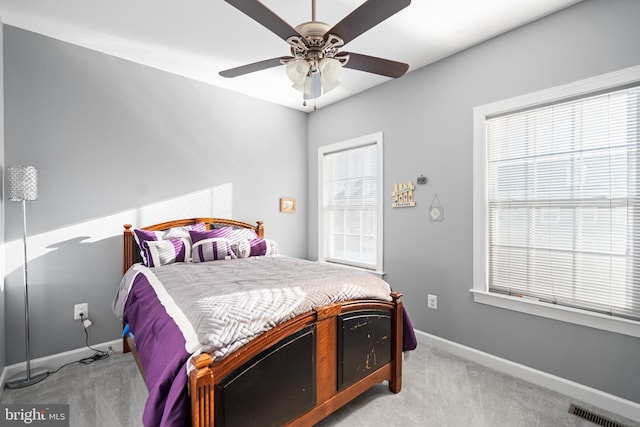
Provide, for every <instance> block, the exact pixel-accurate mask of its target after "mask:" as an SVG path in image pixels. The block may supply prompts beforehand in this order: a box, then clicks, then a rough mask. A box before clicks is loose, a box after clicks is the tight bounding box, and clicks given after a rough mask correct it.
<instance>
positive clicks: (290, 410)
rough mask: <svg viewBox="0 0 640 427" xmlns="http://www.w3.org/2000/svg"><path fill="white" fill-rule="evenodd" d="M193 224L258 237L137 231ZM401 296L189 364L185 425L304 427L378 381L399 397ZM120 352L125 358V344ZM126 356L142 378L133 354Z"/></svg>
mask: <svg viewBox="0 0 640 427" xmlns="http://www.w3.org/2000/svg"><path fill="white" fill-rule="evenodd" d="M197 222H205V223H207V224H209V226H208V228H210V227H211V226H212V225H232V226H234V227H242V228H251V229H253V230H255V231H256V233H257V234H258V236H260V237H264V226H263V223H262V221H258V222H257V223H256V225H251V224H248V223H244V222H240V221H235V220H228V219H219V218H191V219H183V220H176V221H168V222H165V223H162V224H156V225H154V226H150V227H144V229H146V230H156V231H157V230H163V229H167V228H171V227H180V226H185V225H191V224H195V223H197ZM124 227H125V230H124V262H123V270H124V271H126V270H127V269H128V268H129V267H130V266H131V265H133V263H134V262H135V260H136V255H137V254H138V253H139V250H138V249H137V245H136V243H135V240H134V238H133V230H132V229H131V225H129V224H126V225H125V226H124ZM401 296H402V294H400V293H397V292H394V293H392V301H391V302H385V301H377V300H358V301H346V302H343V303H335V304H331V305H328V306H324V307H321V308H318V309H316V310H313V311H311V312H308V313H304V314H302V315H299V316H297V317H295V318H294V319H291V320H289V321H287V322H285V323H283V324H280V325H278V326H276V327H275V328H273V329H271V330H269V331H268V332H266V333H264V334H263V335H261V336H260V337H258V338H256V339H255V340H253V341H251V342H249V343H248V344H247V345H245V346H243V347H242V348H240V349H238V350H237V351H236V352H234V353H233V354H231V355H229V356H227V357H226V358H224V359H223V360H221V361H217V362H215V363H214V362H213V360H212V358H211V356H210V355H208V354H201V355H198V356H194V357H192V359H191V362H190V363H191V364H192V366H193V367H194V369H193V370H192V371H191V373H190V375H189V385H190V387H189V388H190V401H191V425H192V426H193V427H205V426H214V425H215V426H216V427H231V426H242V425H251V424H252V423H255V422H258V424H254V425H290V426H311V425H313V424H315V423H317V422H319V421H320V420H322V419H324V418H326V417H327V416H328V415H330V414H331V413H333V412H334V411H336V410H337V409H339V408H341V407H342V406H344V405H345V404H347V403H348V402H349V401H351V400H353V399H354V398H356V397H357V396H359V395H360V394H362V393H363V392H365V391H366V390H368V389H369V388H371V387H372V386H374V385H376V384H379V383H381V382H383V381H388V383H389V390H390V391H391V392H394V393H398V392H400V390H401V388H402V336H403V333H402V328H403V318H402V316H403V310H402V301H401ZM129 340H130V338H127V339H126V341H129ZM131 344H132V346H133V345H134V344H133V342H131ZM125 346H126V347H125V350H128V348H129V343H128V342H126V343H125ZM133 353H134V357H135V358H136V361H137V362H138V366H140V368H141V372H142V374H143V375H144V368H143V367H142V366H141V364H140V363H139V360H138V358H137V355H136V352H135V347H133ZM308 359H311V360H308ZM293 364H295V366H294V365H293ZM292 370H293V371H295V375H292ZM310 387H311V390H309V388H310ZM296 390H297V392H295V393H293V392H294V391H296ZM256 393H257V394H256ZM283 393H287V394H283ZM292 393H293V394H294V395H292ZM285 396H286V398H285Z"/></svg>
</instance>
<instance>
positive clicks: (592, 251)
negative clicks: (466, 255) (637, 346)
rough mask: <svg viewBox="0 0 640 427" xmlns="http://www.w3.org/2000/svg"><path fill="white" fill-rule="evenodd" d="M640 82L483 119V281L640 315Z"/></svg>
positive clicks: (508, 290) (502, 289) (503, 289)
mask: <svg viewBox="0 0 640 427" xmlns="http://www.w3.org/2000/svg"><path fill="white" fill-rule="evenodd" d="M639 103H640V87H639V86H635V87H633V86H632V87H626V88H623V89H617V90H613V91H607V92H606V93H598V94H595V95H590V96H583V97H581V98H579V99H571V100H568V101H563V102H555V103H553V104H551V105H544V106H540V107H537V108H532V109H527V110H524V111H517V112H512V113H508V114H505V115H500V116H496V117H490V118H488V119H487V121H486V128H485V129H486V141H487V145H486V150H487V152H486V161H487V165H486V182H487V184H486V185H487V189H486V191H487V194H486V198H487V199H486V203H487V206H486V209H487V239H488V241H487V250H488V258H487V263H488V266H487V267H488V278H487V279H488V290H489V292H498V293H504V294H509V295H515V296H523V297H531V298H535V299H538V300H540V301H543V302H550V303H553V304H559V305H565V306H570V307H577V308H580V309H586V310H590V311H595V312H600V313H607V314H610V315H613V316H621V317H625V318H629V319H634V320H640V199H639V197H638V194H639V192H640V181H639V178H640V177H639V173H638V172H639V165H640V159H639V158H638V156H639V155H640V153H639V150H638V144H639V143H640V141H639V138H640V136H639V135H640V132H639V127H640V126H639V123H640V108H639Z"/></svg>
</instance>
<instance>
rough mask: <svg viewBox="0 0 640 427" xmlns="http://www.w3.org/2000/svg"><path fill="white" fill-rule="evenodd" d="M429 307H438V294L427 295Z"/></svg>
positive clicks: (435, 308)
mask: <svg viewBox="0 0 640 427" xmlns="http://www.w3.org/2000/svg"><path fill="white" fill-rule="evenodd" d="M427 307H429V308H432V309H434V310H437V309H438V296H437V295H431V294H429V295H427Z"/></svg>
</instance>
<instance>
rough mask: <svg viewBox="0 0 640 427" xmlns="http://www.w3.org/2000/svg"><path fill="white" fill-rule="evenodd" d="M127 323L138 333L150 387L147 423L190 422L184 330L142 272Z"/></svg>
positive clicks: (130, 301) (131, 293) (133, 290)
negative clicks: (179, 327)
mask: <svg viewBox="0 0 640 427" xmlns="http://www.w3.org/2000/svg"><path fill="white" fill-rule="evenodd" d="M124 322H126V323H127V324H129V328H130V330H131V332H132V333H133V334H134V336H135V341H136V348H137V350H138V356H139V357H140V361H141V362H142V365H143V366H144V370H145V375H146V380H147V388H148V390H149V397H148V398H147V402H146V404H145V408H144V414H143V416H142V421H143V423H144V425H145V426H147V427H149V426H172V427H173V426H176V427H178V426H188V425H190V423H191V416H190V412H189V411H190V410H189V398H188V395H187V370H186V363H187V362H188V360H189V356H190V355H189V354H188V353H187V352H186V351H185V340H184V338H183V336H182V332H180V329H178V327H177V326H176V324H175V323H174V321H173V319H172V318H171V317H169V316H168V315H167V313H166V311H165V309H164V307H163V306H162V304H161V303H160V301H159V300H158V298H157V296H156V293H155V291H154V290H153V288H152V287H151V285H150V284H149V282H148V281H147V279H146V277H145V276H144V275H142V274H139V275H138V276H136V278H135V280H134V282H133V285H132V286H131V290H130V291H129V298H128V299H127V303H126V305H125V310H124Z"/></svg>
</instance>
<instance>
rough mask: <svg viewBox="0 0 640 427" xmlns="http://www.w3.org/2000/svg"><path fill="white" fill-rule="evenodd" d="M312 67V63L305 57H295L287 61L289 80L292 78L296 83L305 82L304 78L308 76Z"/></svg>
mask: <svg viewBox="0 0 640 427" xmlns="http://www.w3.org/2000/svg"><path fill="white" fill-rule="evenodd" d="M310 68H311V64H310V63H309V61H307V60H305V59H295V60H292V61H289V62H287V65H286V69H287V76H288V77H289V80H291V81H292V82H293V84H294V86H295V85H302V84H304V80H305V79H306V78H307V74H309V69H310Z"/></svg>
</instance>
